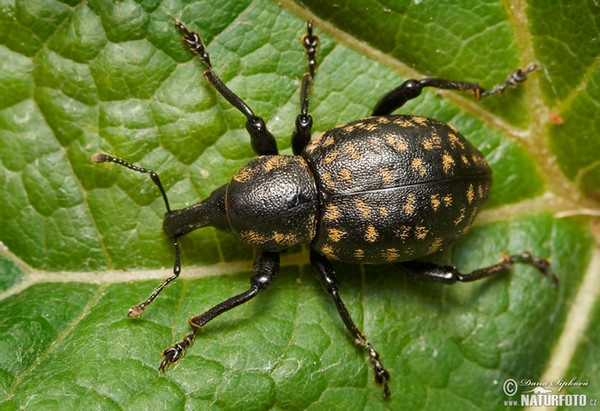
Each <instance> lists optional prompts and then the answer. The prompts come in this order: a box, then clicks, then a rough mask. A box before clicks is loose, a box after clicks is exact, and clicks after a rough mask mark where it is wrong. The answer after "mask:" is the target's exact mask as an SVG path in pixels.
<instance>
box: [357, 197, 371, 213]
mask: <svg viewBox="0 0 600 411" xmlns="http://www.w3.org/2000/svg"><path fill="white" fill-rule="evenodd" d="M354 204H356V208H358V211H360V214H361V215H362V216H363V217H364V218H370V217H371V207H370V206H369V205H368V204H366V203H365V202H364V201H362V200H360V199H358V198H357V199H355V200H354Z"/></svg>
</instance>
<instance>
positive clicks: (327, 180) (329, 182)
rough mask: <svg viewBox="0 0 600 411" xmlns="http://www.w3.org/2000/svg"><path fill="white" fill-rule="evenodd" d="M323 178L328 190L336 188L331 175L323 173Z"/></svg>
mask: <svg viewBox="0 0 600 411" xmlns="http://www.w3.org/2000/svg"><path fill="white" fill-rule="evenodd" d="M321 178H322V179H323V183H324V184H325V187H327V188H333V187H334V185H335V184H334V183H333V180H332V177H331V173H323V174H322V175H321Z"/></svg>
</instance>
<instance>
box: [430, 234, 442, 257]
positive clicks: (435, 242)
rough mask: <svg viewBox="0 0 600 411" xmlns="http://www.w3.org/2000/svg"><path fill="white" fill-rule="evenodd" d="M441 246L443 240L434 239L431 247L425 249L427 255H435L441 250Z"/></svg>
mask: <svg viewBox="0 0 600 411" xmlns="http://www.w3.org/2000/svg"><path fill="white" fill-rule="evenodd" d="M443 244H444V240H443V239H441V238H440V237H438V238H436V239H435V240H433V243H431V245H430V246H429V248H428V249H427V254H431V253H435V252H436V251H438V250H439V249H440V248H442V245H443Z"/></svg>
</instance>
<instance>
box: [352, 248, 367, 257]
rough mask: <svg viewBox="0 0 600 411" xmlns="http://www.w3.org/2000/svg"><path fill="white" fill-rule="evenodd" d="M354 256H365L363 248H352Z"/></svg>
mask: <svg viewBox="0 0 600 411" xmlns="http://www.w3.org/2000/svg"><path fill="white" fill-rule="evenodd" d="M354 258H365V252H364V250H361V249H360V248H357V249H356V250H354Z"/></svg>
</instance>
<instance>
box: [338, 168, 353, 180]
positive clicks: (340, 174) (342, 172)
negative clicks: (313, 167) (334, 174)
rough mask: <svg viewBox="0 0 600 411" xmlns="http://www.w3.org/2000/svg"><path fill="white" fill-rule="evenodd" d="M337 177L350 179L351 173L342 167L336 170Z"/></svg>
mask: <svg viewBox="0 0 600 411" xmlns="http://www.w3.org/2000/svg"><path fill="white" fill-rule="evenodd" d="M338 177H339V178H340V180H342V181H352V173H351V172H350V170H348V169H347V168H342V169H341V170H340V171H339V172H338Z"/></svg>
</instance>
